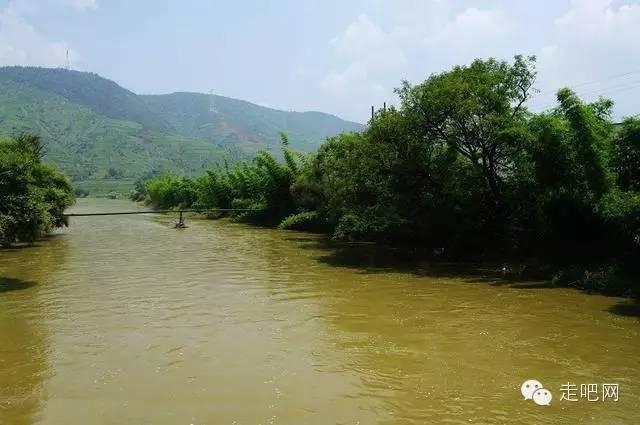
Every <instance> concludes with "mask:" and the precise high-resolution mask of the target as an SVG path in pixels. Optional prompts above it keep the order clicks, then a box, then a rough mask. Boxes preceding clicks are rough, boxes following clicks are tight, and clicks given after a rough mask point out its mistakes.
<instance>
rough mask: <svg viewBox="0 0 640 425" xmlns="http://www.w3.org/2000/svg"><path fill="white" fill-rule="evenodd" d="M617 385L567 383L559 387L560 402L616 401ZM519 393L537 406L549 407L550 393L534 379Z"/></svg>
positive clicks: (524, 384)
mask: <svg viewBox="0 0 640 425" xmlns="http://www.w3.org/2000/svg"><path fill="white" fill-rule="evenodd" d="M618 389H619V386H618V384H580V386H578V384H572V383H571V382H567V383H566V384H562V385H561V386H560V392H561V393H562V395H561V396H560V401H571V402H577V401H580V400H586V401H590V402H595V401H608V400H609V401H618V395H619V391H618ZM520 392H521V393H522V395H523V396H524V399H525V400H533V402H534V403H535V404H537V405H538V406H550V405H551V399H552V398H553V396H552V395H551V391H549V390H548V389H547V388H544V386H543V385H542V383H541V382H540V381H538V380H535V379H529V380H527V381H525V382H524V383H523V384H522V385H521V386H520Z"/></svg>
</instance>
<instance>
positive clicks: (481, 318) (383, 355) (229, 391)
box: [0, 199, 640, 425]
mask: <svg viewBox="0 0 640 425" xmlns="http://www.w3.org/2000/svg"><path fill="white" fill-rule="evenodd" d="M133 208H135V206H133V205H132V204H131V203H128V202H126V201H120V200H106V199H100V200H93V199H80V200H78V204H77V205H76V206H75V207H73V209H72V210H71V212H78V213H92V212H101V211H118V210H120V211H122V210H131V209H133ZM173 218H174V217H171V216H168V215H164V214H163V215H141V216H137V215H132V216H113V217H73V218H72V219H71V222H70V226H69V228H65V229H60V230H58V231H57V232H56V233H55V236H53V237H51V238H48V239H45V240H42V241H41V242H39V243H38V245H37V246H34V247H29V248H25V249H15V250H8V251H2V252H0V277H2V278H3V279H4V280H3V283H2V284H0V287H3V288H4V289H2V290H0V304H1V305H2V309H0V333H1V334H2V335H3V338H4V339H3V341H4V346H5V349H3V350H0V376H3V377H5V380H4V381H3V384H4V385H2V386H0V404H2V407H6V408H2V407H0V423H10V424H29V423H34V422H37V423H39V424H41V425H57V424H66V425H80V424H86V423H87V422H91V417H94V416H95V412H104V414H105V415H106V416H105V417H109V418H110V420H111V421H112V422H114V423H132V422H133V423H149V422H152V423H154V424H158V425H169V424H171V425H173V424H175V423H181V422H185V423H194V424H202V423H220V422H224V423H233V422H234V421H235V422H236V423H268V422H269V421H270V420H272V421H273V422H278V423H304V424H311V425H324V424H327V423H357V422H358V421H360V423H406V424H411V425H413V424H415V425H417V424H423V423H425V422H432V423H442V422H447V421H450V420H451V419H452V418H457V419H459V420H460V421H461V422H465V423H469V419H471V420H472V422H473V423H509V424H513V425H526V424H531V423H545V424H549V425H561V424H565V423H567V421H569V422H571V423H586V422H596V423H611V422H615V421H618V422H619V421H623V422H625V423H626V422H629V423H633V422H634V419H635V417H636V416H637V415H636V412H637V409H636V406H638V405H639V404H640V396H639V395H640V386H639V383H640V370H638V368H637V359H638V358H639V357H640V346H639V345H638V344H637V341H638V338H640V322H639V321H638V317H637V316H633V315H631V314H630V312H631V311H630V307H627V306H628V305H629V304H630V303H629V301H628V300H626V299H622V298H617V297H606V296H601V295H597V294H586V293H582V292H580V291H576V290H571V289H566V288H557V287H551V286H549V285H547V284H546V283H545V282H543V281H538V280H534V281H529V282H519V281H518V282H507V281H504V280H502V279H496V278H494V276H495V275H496V273H494V270H492V269H493V266H492V267H490V268H487V269H486V270H480V272H479V273H478V272H474V271H472V270H469V269H467V268H465V267H464V266H462V265H461V264H449V265H447V264H444V263H439V264H435V263H432V262H422V263H420V262H413V261H408V259H407V257H406V256H405V255H404V254H403V253H402V252H400V250H399V249H393V248H391V250H390V251H389V250H387V249H383V248H382V247H381V245H380V244H365V243H343V242H335V241H331V240H329V239H327V238H326V237H324V236H321V235H317V234H310V233H305V232H291V231H286V232H285V231H280V230H277V229H273V228H265V227H258V226H253V225H247V224H243V223H238V222H233V221H231V220H227V219H225V220H205V219H199V218H195V217H194V218H190V219H188V224H189V225H190V226H191V227H190V228H188V229H185V230H176V229H173V228H171V225H170V222H171V220H172V219H173ZM497 274H498V275H499V272H498V273H497ZM9 279H10V281H7V280H9ZM4 282H6V284H5V283H4ZM612 353H614V354H612ZM612 356H613V357H612ZM612 359H614V360H615V361H612ZM531 377H535V378H536V379H538V380H540V381H541V382H543V383H544V384H545V387H547V388H549V389H550V390H551V391H552V392H553V395H554V399H553V401H552V404H551V407H549V408H541V407H539V406H535V405H534V404H530V403H527V402H523V401H522V395H521V394H520V385H521V384H522V382H524V380H526V379H529V378H531ZM567 382H572V383H576V384H581V383H596V382H598V383H601V382H607V383H609V382H611V383H618V384H619V385H620V398H619V401H618V402H615V403H614V402H606V403H603V402H599V403H588V402H586V401H582V402H580V403H569V402H565V401H560V395H561V391H560V388H561V385H563V384H566V383H567ZM8 402H10V403H11V404H8ZM150 403H152V404H153V405H154V408H153V409H152V411H150V410H149V405H150ZM498 405H499V408H496V406H498ZM122 406H125V407H126V408H120V407H122ZM247 406H251V409H247ZM274 418H275V419H274Z"/></svg>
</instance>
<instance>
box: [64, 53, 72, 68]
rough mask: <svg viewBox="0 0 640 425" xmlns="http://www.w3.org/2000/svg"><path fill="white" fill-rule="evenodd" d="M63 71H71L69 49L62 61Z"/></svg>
mask: <svg viewBox="0 0 640 425" xmlns="http://www.w3.org/2000/svg"><path fill="white" fill-rule="evenodd" d="M64 69H66V70H67V71H68V70H70V69H71V63H70V62H69V49H67V56H66V58H65V60H64Z"/></svg>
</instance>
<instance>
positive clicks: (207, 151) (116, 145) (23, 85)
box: [0, 67, 362, 194]
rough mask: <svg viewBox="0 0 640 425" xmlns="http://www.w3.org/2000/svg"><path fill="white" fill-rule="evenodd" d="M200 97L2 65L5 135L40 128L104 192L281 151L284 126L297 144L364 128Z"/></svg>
mask: <svg viewBox="0 0 640 425" xmlns="http://www.w3.org/2000/svg"><path fill="white" fill-rule="evenodd" d="M214 107H215V108H214V110H213V111H210V98H209V96H208V95H205V94H199V93H174V94H167V95H137V94H135V93H133V92H131V91H129V90H126V89H124V88H122V87H120V86H119V85H118V84H116V83H115V82H113V81H110V80H107V79H104V78H102V77H100V76H98V75H96V74H93V73H86V72H77V71H68V70H64V69H49V68H35V67H3V68H0V136H7V135H14V134H18V133H20V132H34V133H37V134H39V135H41V136H42V138H43V139H44V141H45V143H46V146H47V159H48V160H50V161H52V162H54V163H55V164H57V165H59V166H60V167H61V168H62V169H63V171H64V172H65V173H66V174H68V175H69V177H70V178H71V179H72V180H73V181H74V182H75V183H76V184H77V185H79V186H84V187H86V188H89V189H91V190H92V191H93V192H94V193H98V194H99V193H104V192H108V191H110V190H118V191H121V192H123V191H128V190H129V188H130V187H131V186H132V182H133V181H134V180H135V179H136V178H138V177H140V176H143V175H144V174H145V173H148V172H150V171H154V170H160V171H162V170H170V171H173V172H176V173H180V174H191V175H195V174H200V173H202V172H203V170H204V169H206V168H211V167H213V166H214V165H215V164H216V163H221V162H222V161H224V160H228V161H231V162H232V161H236V160H238V159H246V158H249V157H250V156H251V155H252V154H253V153H255V152H256V151H257V150H259V149H263V148H267V149H270V150H277V147H278V144H279V132H280V131H284V132H286V133H287V134H288V135H289V136H290V140H291V144H292V146H293V147H294V148H295V149H300V150H307V151H308V150H312V149H314V148H316V147H317V146H319V145H320V143H322V142H323V141H324V139H325V138H326V137H328V136H332V135H335V134H338V133H340V132H342V131H357V130H359V129H361V128H362V126H361V125H360V124H357V123H352V122H348V121H344V120H341V119H340V118H337V117H335V116H332V115H328V114H323V113H320V112H302V113H300V112H286V111H278V110H274V109H270V108H265V107H262V106H258V105H254V104H252V103H249V102H245V101H241V100H236V99H231V98H226V97H222V96H215V97H214Z"/></svg>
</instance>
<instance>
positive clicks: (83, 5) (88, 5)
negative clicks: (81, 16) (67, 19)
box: [65, 0, 98, 12]
mask: <svg viewBox="0 0 640 425" xmlns="http://www.w3.org/2000/svg"><path fill="white" fill-rule="evenodd" d="M65 1H66V2H67V3H68V4H69V5H70V6H71V7H73V8H74V9H76V10H78V11H81V12H82V11H85V10H88V9H97V8H98V0H65Z"/></svg>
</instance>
